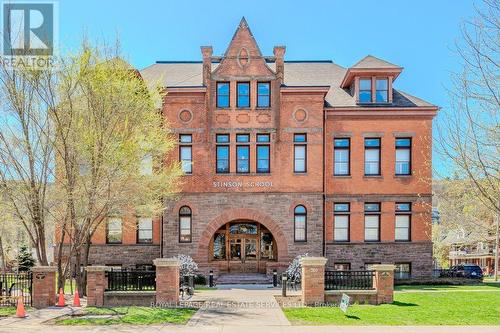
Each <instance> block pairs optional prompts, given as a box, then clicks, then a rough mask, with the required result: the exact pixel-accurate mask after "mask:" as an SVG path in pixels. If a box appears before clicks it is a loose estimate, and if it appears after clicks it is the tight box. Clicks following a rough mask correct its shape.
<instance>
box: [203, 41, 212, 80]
mask: <svg viewBox="0 0 500 333" xmlns="http://www.w3.org/2000/svg"><path fill="white" fill-rule="evenodd" d="M212 53H213V49H212V47H211V46H202V47H201V55H202V56H203V84H204V85H205V86H208V81H209V80H210V74H211V73H212Z"/></svg>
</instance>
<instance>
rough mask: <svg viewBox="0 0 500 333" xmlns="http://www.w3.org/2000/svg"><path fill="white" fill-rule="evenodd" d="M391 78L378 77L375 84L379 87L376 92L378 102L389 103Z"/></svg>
mask: <svg viewBox="0 0 500 333" xmlns="http://www.w3.org/2000/svg"><path fill="white" fill-rule="evenodd" d="M388 81H389V80H387V79H386V78H383V79H377V82H376V84H375V88H376V89H377V90H376V92H375V97H376V102H377V103H387V101H388V96H389V82H388Z"/></svg>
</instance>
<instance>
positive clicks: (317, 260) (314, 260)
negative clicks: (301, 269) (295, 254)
mask: <svg viewBox="0 0 500 333" xmlns="http://www.w3.org/2000/svg"><path fill="white" fill-rule="evenodd" d="M327 261H328V259H326V258H324V257H303V258H300V264H301V265H302V266H324V265H325V264H326V262H327Z"/></svg>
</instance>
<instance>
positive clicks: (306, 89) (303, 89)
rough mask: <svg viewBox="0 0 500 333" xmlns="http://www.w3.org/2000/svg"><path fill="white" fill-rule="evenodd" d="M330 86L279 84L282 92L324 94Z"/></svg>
mask: <svg viewBox="0 0 500 333" xmlns="http://www.w3.org/2000/svg"><path fill="white" fill-rule="evenodd" d="M329 90H330V86H281V92H282V93H322V94H324V95H326V94H327V93H328V91H329Z"/></svg>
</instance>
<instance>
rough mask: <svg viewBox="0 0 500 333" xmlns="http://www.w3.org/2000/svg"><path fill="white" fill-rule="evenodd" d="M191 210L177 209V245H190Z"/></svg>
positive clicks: (184, 207) (185, 207)
mask: <svg viewBox="0 0 500 333" xmlns="http://www.w3.org/2000/svg"><path fill="white" fill-rule="evenodd" d="M191 222H192V213H191V208H189V207H188V206H182V207H181V209H179V243H191V224H192V223H191Z"/></svg>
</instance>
